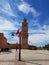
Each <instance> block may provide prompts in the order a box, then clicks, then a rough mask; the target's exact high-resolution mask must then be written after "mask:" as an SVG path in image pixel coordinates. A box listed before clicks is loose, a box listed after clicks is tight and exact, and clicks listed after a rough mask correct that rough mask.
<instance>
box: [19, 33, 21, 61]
mask: <svg viewBox="0 0 49 65" xmlns="http://www.w3.org/2000/svg"><path fill="white" fill-rule="evenodd" d="M19 61H21V34H19Z"/></svg>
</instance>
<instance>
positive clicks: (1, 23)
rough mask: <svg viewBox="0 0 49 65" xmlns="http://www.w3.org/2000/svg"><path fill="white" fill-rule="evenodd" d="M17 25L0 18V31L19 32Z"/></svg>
mask: <svg viewBox="0 0 49 65" xmlns="http://www.w3.org/2000/svg"><path fill="white" fill-rule="evenodd" d="M17 29H18V28H17V27H15V24H14V23H13V22H11V21H8V20H6V19H4V18H2V17H0V30H17Z"/></svg>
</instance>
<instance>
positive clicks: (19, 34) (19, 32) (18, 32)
mask: <svg viewBox="0 0 49 65" xmlns="http://www.w3.org/2000/svg"><path fill="white" fill-rule="evenodd" d="M16 34H18V37H19V61H21V31H19V30H18V31H17V33H16ZM11 36H12V38H13V37H14V33H12V35H11Z"/></svg>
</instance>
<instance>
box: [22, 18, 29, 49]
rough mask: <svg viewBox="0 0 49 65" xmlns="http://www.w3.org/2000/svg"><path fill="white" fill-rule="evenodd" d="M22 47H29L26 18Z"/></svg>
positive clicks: (23, 25)
mask: <svg viewBox="0 0 49 65" xmlns="http://www.w3.org/2000/svg"><path fill="white" fill-rule="evenodd" d="M22 48H23V49H27V48H28V23H27V20H26V18H24V20H23V22H22Z"/></svg>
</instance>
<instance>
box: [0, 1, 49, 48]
mask: <svg viewBox="0 0 49 65" xmlns="http://www.w3.org/2000/svg"><path fill="white" fill-rule="evenodd" d="M24 17H25V18H26V19H27V22H28V33H29V36H28V44H29V45H35V46H38V47H39V46H44V45H45V44H49V0H0V33H4V36H5V37H6V38H7V42H9V43H12V44H13V43H17V42H19V38H18V36H17V35H15V36H14V37H13V38H12V37H11V33H12V32H14V33H16V31H17V30H18V29H20V30H22V22H23V19H24Z"/></svg>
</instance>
